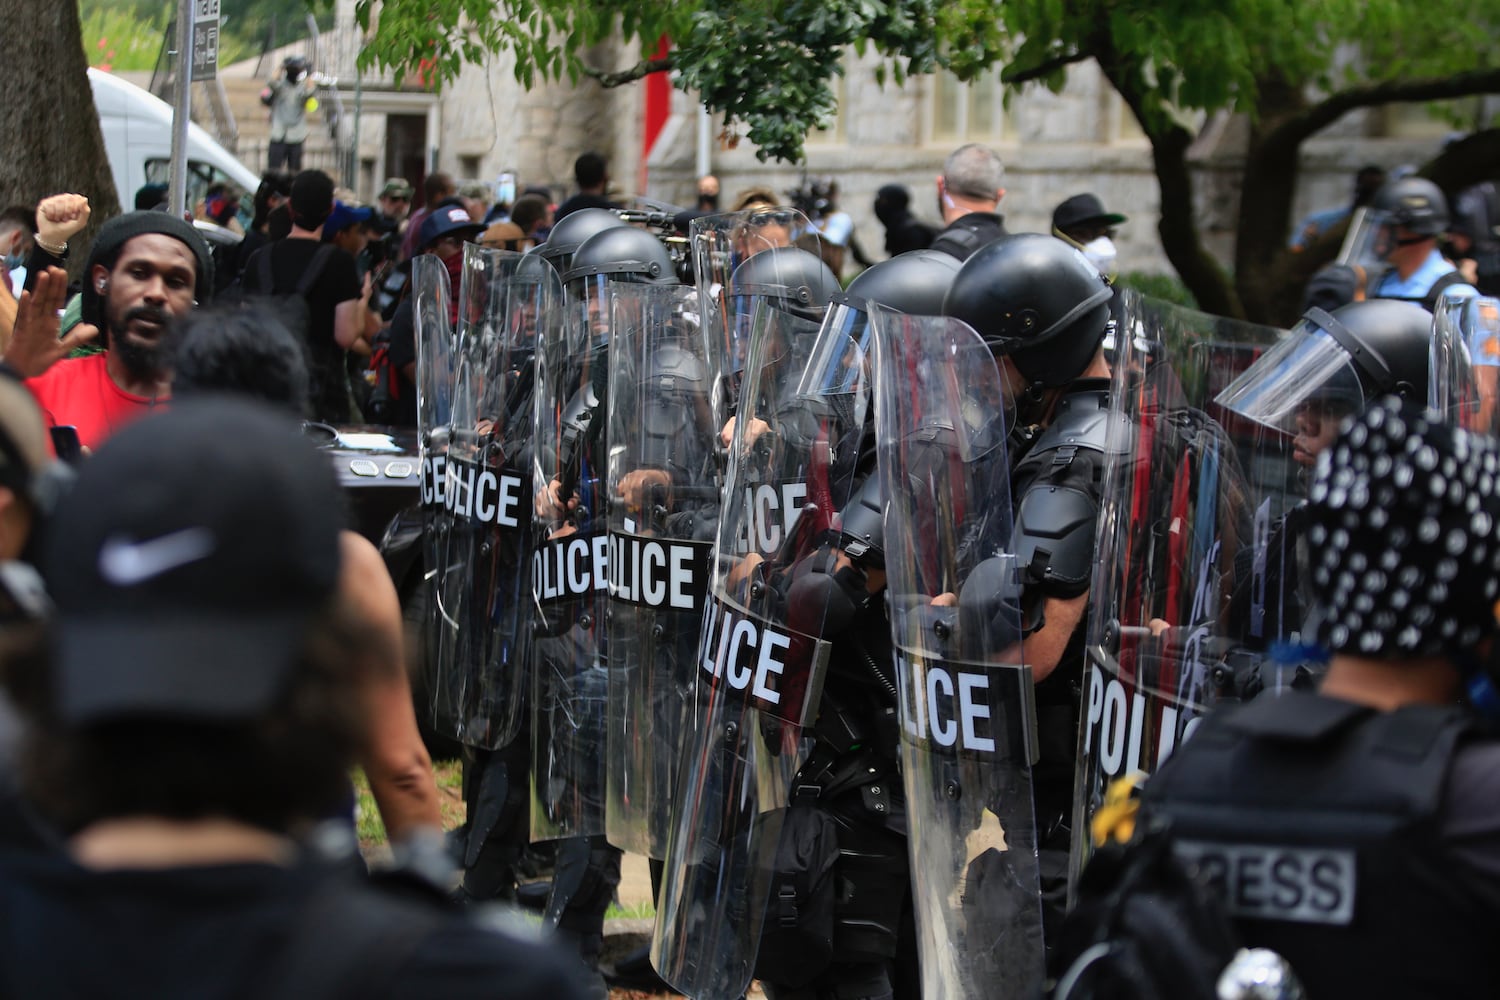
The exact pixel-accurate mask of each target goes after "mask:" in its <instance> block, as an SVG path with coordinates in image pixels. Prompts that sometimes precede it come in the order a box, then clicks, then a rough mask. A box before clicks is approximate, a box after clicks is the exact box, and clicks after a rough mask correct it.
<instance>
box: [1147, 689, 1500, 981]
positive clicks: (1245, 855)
mask: <svg viewBox="0 0 1500 1000" xmlns="http://www.w3.org/2000/svg"><path fill="white" fill-rule="evenodd" d="M1221 712H1222V714H1220V715H1216V716H1214V717H1211V718H1210V719H1209V720H1208V721H1207V722H1206V723H1205V724H1204V725H1203V726H1202V727H1200V729H1199V730H1198V732H1197V733H1196V734H1195V735H1194V736H1193V738H1192V740H1191V741H1190V742H1189V743H1187V744H1185V745H1184V746H1183V747H1182V748H1181V749H1180V750H1178V751H1177V753H1176V754H1174V755H1173V756H1172V757H1171V759H1170V760H1168V761H1167V762H1166V764H1164V765H1163V767H1162V768H1161V770H1160V771H1159V772H1158V773H1157V774H1156V775H1155V776H1153V777H1152V778H1151V780H1150V782H1148V784H1147V790H1146V796H1145V803H1144V809H1145V812H1146V813H1147V815H1149V816H1164V817H1166V818H1168V819H1169V820H1170V821H1171V828H1172V836H1173V839H1174V844H1175V849H1176V850H1177V852H1178V854H1179V855H1180V856H1181V857H1182V858H1183V859H1184V860H1186V861H1188V862H1189V863H1190V865H1192V866H1195V867H1196V869H1197V871H1198V873H1199V874H1200V876H1201V877H1203V878H1205V879H1206V880H1207V881H1208V882H1210V883H1211V884H1213V885H1216V886H1217V887H1218V888H1219V889H1220V891H1221V892H1222V895H1223V899H1224V900H1225V903H1226V905H1227V907H1228V909H1229V910H1230V913H1231V915H1232V916H1233V917H1234V919H1235V923H1236V925H1237V928H1238V930H1239V931H1240V933H1241V934H1242V936H1243V938H1244V941H1245V943H1246V945H1247V946H1251V947H1257V946H1258V947H1267V948H1271V949H1273V950H1275V951H1277V952H1279V953H1280V954H1282V955H1283V956H1284V957H1285V958H1286V959H1288V960H1289V961H1290V962H1291V963H1292V966H1293V968H1295V969H1296V971H1297V974H1298V976H1299V977H1300V978H1301V979H1302V981H1303V985H1304V986H1305V987H1306V988H1307V992H1308V995H1309V996H1313V997H1326V996H1334V997H1337V996H1350V997H1361V998H1372V997H1380V996H1392V997H1394V996H1402V997H1409V996H1480V995H1493V994H1494V988H1495V986H1496V979H1495V975H1496V968H1495V962H1494V960H1493V959H1492V958H1490V957H1488V956H1490V955H1491V954H1492V942H1491V941H1490V934H1489V929H1490V921H1491V919H1492V917H1493V914H1491V913H1488V912H1486V910H1485V908H1484V907H1482V906H1481V905H1480V903H1479V900H1478V899H1477V898H1476V897H1475V896H1474V895H1473V894H1472V893H1470V892H1468V891H1466V887H1465V875H1464V872H1463V871H1462V869H1461V867H1460V866H1459V865H1457V864H1456V863H1455V861H1454V859H1453V858H1451V857H1449V856H1446V855H1445V853H1444V851H1443V849H1442V846H1441V841H1440V838H1439V825H1438V824H1439V819H1440V814H1441V809H1442V804H1443V801H1444V794H1445V791H1446V790H1447V786H1448V782H1447V777H1448V773H1449V770H1450V767H1451V765H1452V761H1453V757H1454V754H1455V752H1456V750H1457V748H1458V747H1459V746H1460V744H1461V742H1462V741H1463V739H1464V738H1465V735H1466V733H1467V731H1468V729H1469V725H1470V723H1469V721H1468V719H1467V718H1466V716H1465V715H1464V713H1463V711H1462V710H1461V709H1459V708H1456V707H1444V706H1429V705H1415V706H1409V707H1406V708H1402V709H1399V710H1397V711H1394V712H1377V711H1375V710H1374V709H1370V708H1365V707H1362V706H1358V705H1354V704H1351V703H1348V702H1343V701H1338V700H1335V699H1332V698H1323V697H1320V696H1317V695H1313V694H1299V693H1293V694H1288V695H1285V696H1283V697H1281V698H1260V699H1257V700H1255V701H1253V702H1250V703H1249V704H1247V705H1244V706H1235V707H1229V708H1225V709H1222V710H1221Z"/></svg>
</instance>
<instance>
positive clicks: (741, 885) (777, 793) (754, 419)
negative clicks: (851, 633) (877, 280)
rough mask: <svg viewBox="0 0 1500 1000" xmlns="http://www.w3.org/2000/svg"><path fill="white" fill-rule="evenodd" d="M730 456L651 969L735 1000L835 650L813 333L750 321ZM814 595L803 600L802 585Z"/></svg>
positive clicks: (681, 984) (844, 469)
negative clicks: (812, 378) (811, 383)
mask: <svg viewBox="0 0 1500 1000" xmlns="http://www.w3.org/2000/svg"><path fill="white" fill-rule="evenodd" d="M758 315H760V323H759V325H758V326H755V327H754V328H753V329H752V333H751V342H750V350H749V355H748V363H747V365H746V368H745V380H744V383H743V385H742V387H741V393H740V402H739V406H738V416H737V420H736V422H735V429H734V436H733V439H732V442H731V444H730V455H729V466H728V472H727V477H726V482H725V491H724V505H723V510H722V511H721V513H720V518H719V529H718V535H717V538H716V541H715V546H714V563H713V571H712V574H711V583H710V594H709V601H708V607H707V610H706V611H705V614H704V622H703V628H702V632H701V642H700V644H699V646H698V648H697V650H696V651H695V662H696V664H697V667H698V675H697V687H696V691H695V694H694V700H693V704H692V711H693V713H694V724H693V729H692V732H691V733H690V734H689V736H688V738H687V740H686V741H685V743H684V757H683V759H682V761H681V764H680V766H681V775H680V778H679V780H678V784H677V797H676V798H677V813H676V816H675V818H674V820H673V825H672V831H671V840H670V844H669V850H668V857H667V862H666V866H665V873H664V878H663V881H662V888H661V898H660V901H659V903H658V907H657V917H656V929H655V934H654V936H653V940H652V953H651V958H652V964H653V965H654V966H655V967H656V969H657V971H658V972H659V973H660V974H661V975H662V977H663V978H664V979H666V981H667V982H669V983H671V984H672V985H673V986H674V987H675V988H677V989H678V990H680V991H682V992H683V993H685V994H687V995H688V996H692V997H697V998H706V1000H738V998H739V997H741V996H742V995H743V993H744V990H745V988H746V987H747V986H748V985H749V983H750V980H751V976H752V972H753V968H754V963H755V956H756V951H757V949H758V946H759V942H760V935H761V925H762V922H763V917H764V914H765V910H766V904H767V899H766V896H767V892H768V890H769V887H770V885H771V881H772V875H773V873H774V866H773V863H774V859H775V854H776V848H777V843H778V840H779V838H780V834H781V827H782V822H783V819H784V816H785V813H786V807H787V805H788V803H789V801H790V794H791V790H792V783H793V779H794V777H795V776H796V774H797V773H798V770H799V768H800V767H801V766H802V764H803V763H804V756H805V754H806V753H807V750H808V748H809V746H810V743H811V740H810V739H808V738H806V736H805V728H806V727H807V726H808V725H809V724H810V722H811V721H812V717H813V715H814V714H815V713H816V709H817V704H818V699H819V696H820V692H821V689H822V685H823V678H824V676H825V673H826V669H827V664H828V655H829V643H828V641H827V640H826V639H825V638H824V635H823V626H824V621H825V618H826V617H827V615H828V612H829V608H828V605H827V600H826V597H825V596H823V595H825V594H826V593H827V591H826V590H824V589H822V588H820V587H818V586H817V585H816V583H815V582H814V581H813V578H814V577H816V576H818V575H820V574H818V573H817V572H816V569H817V568H827V567H828V566H829V565H831V561H832V559H833V558H834V555H833V553H832V551H831V549H830V543H831V539H832V538H833V537H834V536H835V535H836V531H835V528H836V525H837V521H836V518H837V516H838V512H839V511H840V510H841V509H842V507H843V506H844V505H845V504H846V503H848V501H849V500H850V497H851V494H852V492H853V485H854V463H853V461H852V460H853V458H854V453H855V450H854V449H852V448H840V447H838V445H839V444H840V443H841V442H838V441H836V440H835V438H836V437H837V434H838V431H837V428H834V427H833V426H831V422H830V421H827V420H824V419H821V418H820V416H819V405H820V404H818V403H817V401H807V400H801V399H799V398H798V397H797V395H796V387H797V385H798V382H799V379H800V377H801V367H800V366H799V364H798V363H797V359H798V358H799V357H800V359H801V360H802V362H804V363H805V359H806V357H807V351H806V348H803V349H802V350H800V351H794V350H793V349H792V344H791V342H790V340H789V338H790V337H797V336H802V337H803V338H804V339H805V340H808V341H810V340H811V339H812V338H813V334H814V333H815V331H816V329H817V323H816V321H815V320H809V319H799V320H797V322H800V323H807V324H810V329H807V330H799V329H798V328H796V326H795V325H794V324H792V320H793V319H794V317H792V316H791V315H790V314H779V316H777V317H773V316H771V315H770V314H769V313H767V312H760V311H758ZM809 584H811V586H810V585H809Z"/></svg>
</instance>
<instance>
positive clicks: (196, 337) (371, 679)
mask: <svg viewBox="0 0 1500 1000" xmlns="http://www.w3.org/2000/svg"><path fill="white" fill-rule="evenodd" d="M174 367H175V370H176V377H175V379H174V381H173V392H174V394H175V396H176V398H177V399H178V400H179V401H186V400H191V399H194V398H196V397H200V396H204V395H207V394H213V393H221V394H233V395H238V396H243V397H246V398H250V399H256V400H259V401H262V402H266V403H270V404H273V405H275V406H278V407H284V408H286V409H287V410H289V411H290V412H291V413H292V414H294V415H296V416H301V415H303V414H304V413H305V412H306V411H307V407H308V385H309V381H308V374H307V366H306V363H305V362H304V361H303V358H302V352H301V350H300V349H299V347H298V345H297V342H296V339H295V338H294V337H293V336H292V335H291V333H290V332H288V331H287V329H286V328H285V327H283V326H282V325H281V324H280V323H278V322H277V321H276V320H275V318H274V317H272V316H269V315H267V314H265V313H262V312H257V311H255V310H251V309H242V310H236V311H233V312H228V311H224V310H205V311H201V312H197V313H194V314H193V315H192V316H190V317H188V318H187V320H186V321H184V322H183V323H182V324H181V333H180V341H179V344H178V347H177V359H176V364H175V366H174ZM339 541H340V552H341V555H342V560H343V570H342V572H341V573H340V579H339V600H340V602H341V604H342V606H343V607H344V609H345V611H346V613H347V614H348V615H349V617H350V619H351V620H353V621H357V622H362V623H363V629H364V631H365V634H366V635H367V636H368V637H369V639H370V642H369V643H368V645H367V647H366V649H365V653H366V655H367V656H369V657H370V658H371V663H372V669H371V670H370V671H369V672H368V675H367V676H366V677H365V678H364V681H363V683H362V684H361V700H360V704H361V706H362V709H363V711H364V713H365V718H366V728H365V739H364V741H363V743H362V745H361V748H360V752H359V762H360V765H361V766H362V767H363V768H364V771H365V775H366V777H367V778H368V779H369V782H370V791H371V793H372V794H373V795H374V796H375V803H376V806H377V807H378V808H379V810H380V818H381V820H382V821H383V823H384V825H385V831H386V834H387V836H388V837H389V838H390V841H391V843H392V844H394V845H402V844H404V843H406V842H409V841H411V840H413V839H414V838H421V837H424V836H429V837H432V838H436V837H438V836H440V835H441V831H442V817H441V816H440V815H439V813H438V799H437V786H436V785H435V784H434V781H433V776H432V761H431V759H430V758H429V756H428V754H427V750H426V748H425V747H424V746H423V744H422V736H421V733H419V732H418V730H417V720H416V714H415V712H414V710H413V708H412V700H411V686H410V682H409V680H408V678H407V674H406V668H405V664H404V659H405V644H404V642H403V640H402V620H401V605H400V601H399V599H398V597H397V596H396V587H395V585H394V584H393V583H392V582H391V578H390V574H389V573H388V572H387V570H386V568H385V563H384V561H383V560H382V558H381V555H380V552H379V550H377V549H376V548H375V546H374V545H373V544H372V543H371V542H370V541H369V540H368V539H366V538H365V537H364V536H363V535H360V534H358V533H357V532H354V531H350V530H348V529H345V530H344V531H342V532H340V535H339Z"/></svg>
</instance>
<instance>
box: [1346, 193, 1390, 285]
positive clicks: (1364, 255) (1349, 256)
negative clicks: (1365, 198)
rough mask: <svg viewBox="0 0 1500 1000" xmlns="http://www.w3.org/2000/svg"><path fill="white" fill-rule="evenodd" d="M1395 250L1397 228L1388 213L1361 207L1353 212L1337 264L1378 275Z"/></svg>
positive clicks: (1366, 206)
mask: <svg viewBox="0 0 1500 1000" xmlns="http://www.w3.org/2000/svg"><path fill="white" fill-rule="evenodd" d="M1394 249H1396V227H1395V224H1394V223H1393V222H1392V221H1391V215H1390V213H1389V212H1387V211H1385V210H1384V209H1379V208H1371V207H1370V206H1368V205H1364V206H1361V207H1360V208H1358V209H1355V211H1354V218H1353V219H1351V220H1350V222H1349V231H1348V232H1347V233H1346V234H1345V236H1344V244H1343V246H1342V247H1340V249H1339V256H1338V260H1337V261H1336V263H1339V264H1344V265H1347V266H1350V267H1362V268H1364V269H1365V270H1367V271H1378V270H1380V269H1381V268H1383V267H1385V266H1386V264H1385V261H1386V258H1387V257H1389V256H1390V255H1391V251H1392V250H1394Z"/></svg>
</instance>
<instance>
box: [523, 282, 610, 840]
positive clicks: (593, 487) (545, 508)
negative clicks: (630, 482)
mask: <svg viewBox="0 0 1500 1000" xmlns="http://www.w3.org/2000/svg"><path fill="white" fill-rule="evenodd" d="M589 289H590V290H591V291H590V294H589V295H588V296H587V297H586V301H583V300H580V299H579V298H578V297H577V296H575V295H573V294H570V293H565V294H564V297H563V298H564V302H563V305H562V311H561V314H560V317H559V321H558V322H556V323H548V324H547V325H546V327H545V329H544V336H543V338H542V340H541V342H540V343H539V344H538V352H537V364H536V379H537V384H536V400H535V413H536V438H535V441H534V443H533V456H534V457H533V461H532V490H533V498H532V502H533V504H534V515H533V534H534V536H535V541H534V545H535V548H534V553H533V555H532V575H531V589H532V597H533V616H534V617H533V622H532V648H531V661H532V702H531V713H532V723H531V738H532V767H531V792H532V801H531V838H532V840H560V839H564V838H572V837H592V836H597V835H601V834H603V833H604V832H605V830H604V801H605V800H604V797H605V761H604V754H603V752H602V751H603V749H604V746H605V729H604V727H605V703H606V697H607V694H608V672H607V668H606V665H605V660H604V656H605V649H604V642H605V632H606V627H605V621H606V619H605V614H606V611H607V610H608V598H609V590H608V587H609V580H608V572H607V560H608V545H609V535H608V530H607V517H608V506H607V505H608V497H607V494H606V490H607V488H608V481H607V479H606V478H605V462H606V447H607V442H606V439H605V427H606V425H607V423H608V420H607V411H606V407H607V402H608V394H609V286H608V282H606V281H603V280H600V281H598V282H596V283H593V284H590V285H589Z"/></svg>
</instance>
